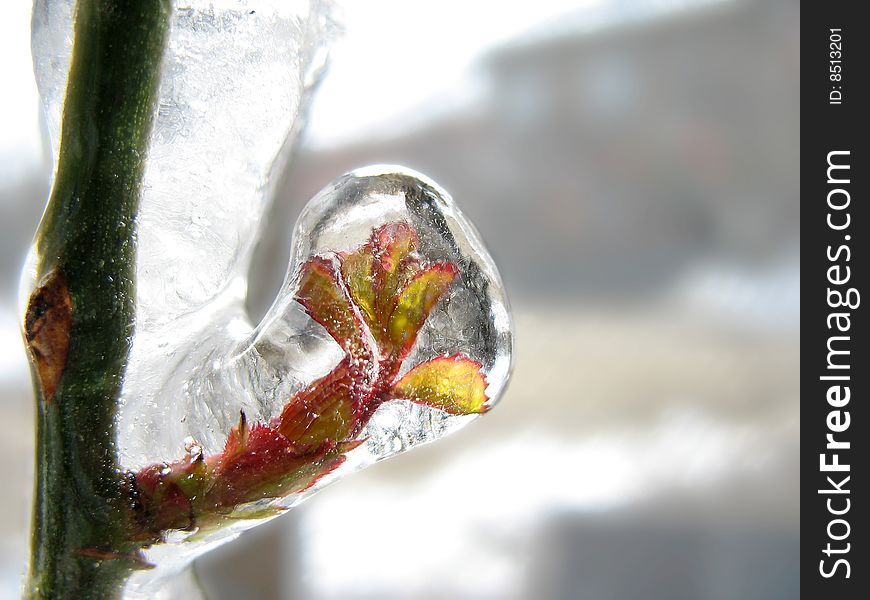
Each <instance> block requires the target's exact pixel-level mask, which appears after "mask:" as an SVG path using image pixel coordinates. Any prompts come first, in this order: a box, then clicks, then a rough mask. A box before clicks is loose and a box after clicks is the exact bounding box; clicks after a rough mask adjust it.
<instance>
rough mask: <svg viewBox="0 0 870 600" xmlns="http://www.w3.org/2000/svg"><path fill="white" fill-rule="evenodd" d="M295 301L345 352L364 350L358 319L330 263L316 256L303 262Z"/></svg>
mask: <svg viewBox="0 0 870 600" xmlns="http://www.w3.org/2000/svg"><path fill="white" fill-rule="evenodd" d="M296 300H297V301H298V302H299V303H300V304H301V305H302V306H304V307H305V310H306V311H308V314H309V315H310V316H311V318H312V319H314V320H315V321H317V322H318V323H320V324H321V325H323V327H324V328H326V331H328V332H329V335H331V336H332V337H333V338H334V339H335V341H336V342H338V343H339V345H341V347H342V348H344V349H345V350H346V351H348V352H358V351H359V349H360V348H364V347H365V342H364V341H363V337H362V334H361V331H360V323H359V319H358V317H357V316H356V315H355V314H354V311H353V306H352V305H351V303H350V300H349V299H348V297H347V295H346V294H345V293H344V290H342V289H341V285H339V282H338V277H337V276H336V273H335V270H334V269H333V266H332V263H331V262H330V261H328V260H326V259H325V258H322V257H319V256H315V257H314V258H311V259H309V260H308V261H307V262H306V263H305V265H304V266H303V267H302V275H301V277H300V280H299V292H298V293H297V295H296Z"/></svg>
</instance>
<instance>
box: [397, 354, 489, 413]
mask: <svg viewBox="0 0 870 600" xmlns="http://www.w3.org/2000/svg"><path fill="white" fill-rule="evenodd" d="M480 369H481V365H480V363H478V362H476V361H473V360H471V359H470V358H467V357H465V356H461V355H458V354H457V355H455V356H449V357H448V356H439V357H438V358H433V359H432V360H429V361H426V362H424V363H420V364H419V365H417V366H416V367H414V368H413V369H411V370H410V371H409V372H408V373H407V374H406V375H405V376H404V377H402V378H401V379H400V380H399V381H398V382H397V383H396V385H394V386H393V388H392V391H391V396H392V397H393V398H404V399H405V400H411V401H412V402H416V403H418V404H423V405H426V406H431V407H432V408H437V409H439V410H443V411H446V412H449V413H450V414H454V415H468V414H472V413H482V412H486V406H485V405H486V401H487V400H488V398H487V396H486V379H485V378H484V376H483V374H482V373H481V372H480Z"/></svg>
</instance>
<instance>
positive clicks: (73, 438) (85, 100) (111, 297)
mask: <svg viewBox="0 0 870 600" xmlns="http://www.w3.org/2000/svg"><path fill="white" fill-rule="evenodd" d="M171 13H172V6H171V1H170V0H79V2H78V6H77V9H76V16H75V38H74V46H73V52H72V61H71V64H70V72H69V83H68V85H67V93H66V101H65V104H64V114H63V124H62V132H61V142H60V153H59V161H58V168H57V176H56V179H55V182H54V187H53V189H52V193H51V196H50V198H49V203H48V206H47V208H46V212H45V215H44V216H43V220H42V223H41V224H40V227H39V230H38V232H37V236H36V252H37V268H36V270H37V284H38V285H39V286H42V291H41V290H40V289H37V290H36V291H35V292H34V294H33V296H32V297H31V305H30V307H29V308H28V321H27V323H26V326H25V327H26V330H27V335H28V341H29V342H30V348H31V352H32V355H33V357H34V374H35V381H36V389H37V396H38V399H37V445H36V448H37V450H36V453H37V454H36V469H37V474H36V490H35V500H34V511H33V515H34V516H33V532H32V541H31V544H32V556H31V565H30V574H29V580H28V583H27V586H26V590H25V592H26V594H27V596H28V597H31V598H113V597H117V596H119V595H120V593H121V590H122V587H123V583H124V581H125V579H126V577H127V576H128V575H129V573H130V572H131V570H132V569H133V568H134V567H135V566H136V561H135V560H133V559H132V558H131V557H133V556H135V553H136V551H137V550H138V548H136V547H133V546H131V545H130V544H129V543H128V542H125V541H124V537H125V536H124V526H125V522H124V521H125V515H126V514H127V512H126V511H127V507H126V506H125V500H124V496H125V495H124V481H123V476H122V474H121V472H120V470H119V468H118V462H117V452H116V449H115V424H114V423H115V416H116V412H117V404H118V397H119V394H120V389H121V383H122V380H123V374H124V369H125V366H126V362H127V357H128V354H129V351H130V344H131V339H132V334H133V324H134V308H135V286H134V279H135V258H136V250H135V248H136V243H135V241H136V240H135V233H136V227H135V224H136V213H137V210H138V203H139V196H140V187H141V181H142V173H143V168H144V157H145V154H146V151H147V149H148V141H149V137H150V132H151V126H152V121H153V116H154V113H155V103H156V97H157V88H158V85H159V81H160V77H159V76H160V64H161V60H162V57H163V51H164V46H165V41H166V38H167V34H168V30H169V21H170V16H171ZM48 287H51V288H52V290H53V292H54V294H53V296H54V297H55V298H54V304H53V303H52V302H53V301H52V299H51V296H52V294H46V292H45V289H46V288H48ZM40 294H41V295H40ZM57 296H60V297H65V298H67V304H66V306H69V308H68V309H67V310H68V313H69V315H70V317H69V318H68V319H67V322H68V325H67V326H64V325H63V323H64V321H63V319H55V318H54V317H55V315H56V314H58V313H60V314H62V313H63V310H60V309H58V310H55V309H56V308H57V302H56V297H57ZM31 317H32V322H31ZM40 319H41V321H40ZM52 320H54V322H49V321H52ZM34 322H35V323H37V324H38V325H39V327H40V332H36V331H35V329H36V328H35V327H32V325H33V323H34ZM45 331H49V334H45V333H42V332H45ZM40 335H41V336H43V337H42V338H40V337H39V336H40ZM34 340H35V341H34ZM58 340H60V342H58ZM67 344H68V346H67ZM60 347H63V351H62V352H60V351H56V350H57V348H60ZM67 348H68V350H67ZM53 353H54V356H55V357H56V356H57V355H58V354H60V355H61V356H62V357H63V358H62V360H60V362H59V369H58V372H57V377H56V378H55V379H52V377H51V376H50V374H49V375H46V373H48V372H49V371H43V370H42V369H43V365H42V363H41V362H40V361H41V359H42V358H44V357H45V356H48V357H51V356H52V355H53Z"/></svg>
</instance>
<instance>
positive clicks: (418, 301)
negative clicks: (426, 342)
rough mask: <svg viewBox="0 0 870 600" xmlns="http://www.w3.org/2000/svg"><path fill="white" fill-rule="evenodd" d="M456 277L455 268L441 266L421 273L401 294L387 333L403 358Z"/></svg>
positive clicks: (451, 265)
mask: <svg viewBox="0 0 870 600" xmlns="http://www.w3.org/2000/svg"><path fill="white" fill-rule="evenodd" d="M456 274H457V270H456V267H455V266H453V264H451V263H438V264H435V265H432V266H431V267H428V268H427V269H425V270H423V271H420V272H418V273H417V274H416V275H415V276H414V278H413V279H412V280H411V281H410V283H408V285H407V286H406V287H405V288H404V289H402V291H401V292H399V296H398V298H397V301H396V308H395V309H394V310H393V313H392V315H390V320H389V323H388V325H387V332H388V333H389V336H390V341H391V342H392V344H393V347H394V348H395V349H396V350H397V354H398V355H399V356H400V357H404V356H405V355H406V354H407V353H408V352H409V351H410V350H411V346H413V345H414V340H416V339H417V333H418V332H419V331H420V328H421V327H423V323H425V322H426V319H427V318H428V317H429V313H430V312H432V309H433V308H434V307H435V305H436V304H438V301H439V300H440V299H441V296H443V295H444V294H445V292H447V289H448V288H449V287H450V284H451V283H453V280H454V279H455V278H456Z"/></svg>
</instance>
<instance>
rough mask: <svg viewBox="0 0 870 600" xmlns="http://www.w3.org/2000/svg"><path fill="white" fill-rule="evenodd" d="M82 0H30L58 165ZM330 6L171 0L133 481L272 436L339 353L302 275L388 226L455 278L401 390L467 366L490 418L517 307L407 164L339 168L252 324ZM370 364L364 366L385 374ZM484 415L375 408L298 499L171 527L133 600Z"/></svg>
mask: <svg viewBox="0 0 870 600" xmlns="http://www.w3.org/2000/svg"><path fill="white" fill-rule="evenodd" d="M73 5H74V1H73V0H62V1H53V0H37V2H36V4H35V7H34V20H33V27H34V33H33V48H34V57H35V58H34V64H35V70H36V74H37V81H38V85H39V89H40V94H41V97H42V100H43V103H44V107H45V111H46V115H47V123H48V131H49V136H50V138H51V142H52V145H53V150H54V153H55V157H56V155H57V144H58V139H59V127H60V115H61V113H62V103H63V93H64V89H65V86H66V71H67V69H68V66H69V55H70V47H71V33H70V32H71V15H72V12H73V9H72V6H73ZM332 30H333V25H332V22H331V20H330V18H329V7H328V5H327V4H326V3H324V2H316V1H312V2H310V3H309V2H285V1H282V0H274V1H271V2H259V1H258V2H253V1H252V2H243V1H235V2H205V1H196V2H178V3H177V4H176V11H175V16H174V20H173V24H172V29H171V34H170V39H169V46H168V50H167V56H166V59H165V66H164V70H163V73H162V79H161V86H160V94H159V106H158V113H157V117H156V121H155V127H154V131H153V134H152V139H151V147H150V151H149V156H148V161H147V165H146V169H145V174H144V181H143V191H142V199H141V211H140V216H139V219H138V239H137V246H138V258H137V306H136V309H137V313H136V332H135V337H134V340H133V349H132V352H131V356H130V360H129V363H128V368H127V371H126V374H125V380H124V388H123V392H122V403H121V406H120V410H119V414H118V421H117V426H118V438H117V441H118V446H117V448H118V454H119V459H120V462H121V465H122V467H123V468H124V469H126V470H129V471H130V472H131V473H136V472H138V473H141V472H142V471H143V468H147V467H148V466H149V465H154V464H162V463H169V462H171V461H176V460H178V459H180V458H182V457H183V456H184V454H185V451H189V452H195V453H201V454H202V455H204V456H205V455H216V454H219V453H220V452H221V451H222V450H224V448H225V444H226V443H227V439H228V436H229V435H230V432H231V430H232V428H233V427H234V426H238V423H239V416H240V414H241V413H244V415H245V418H246V419H247V421H248V422H249V423H268V422H270V420H274V419H275V418H276V417H277V416H278V415H280V414H281V412H282V409H283V407H284V406H285V405H286V404H287V403H288V400H290V399H291V398H293V397H294V395H295V394H298V393H299V392H300V391H301V390H303V389H305V388H306V386H309V385H311V384H312V382H315V381H316V380H318V378H322V377H324V376H325V375H327V374H328V373H330V372H331V371H332V370H333V369H335V368H336V365H338V364H339V362H340V361H341V360H342V358H343V356H344V352H343V350H342V348H341V347H340V346H339V344H338V343H336V340H335V339H334V337H333V336H331V335H330V334H329V332H328V331H327V330H326V329H325V328H324V326H323V325H321V324H319V323H318V322H316V321H315V320H314V319H313V318H312V317H311V315H310V314H309V311H306V309H305V308H304V307H303V305H302V304H300V302H299V298H298V293H299V283H300V269H301V268H302V267H303V265H305V264H306V263H307V262H308V261H310V260H311V259H312V258H314V257H322V258H324V260H332V261H338V260H340V257H341V256H343V254H346V253H348V252H351V251H353V250H354V249H357V248H359V247H361V246H363V245H364V244H366V242H367V240H369V238H370V237H371V236H372V234H373V232H374V231H376V230H378V228H380V227H384V226H387V225H389V224H397V223H400V224H406V225H407V226H409V227H410V228H412V229H413V231H414V232H415V235H416V236H417V239H418V246H417V248H416V250H415V255H416V256H419V258H420V260H421V261H423V263H424V264H427V265H435V264H449V265H451V268H455V270H456V278H455V280H453V281H452V283H451V285H450V286H449V288H447V290H446V292H445V295H444V296H443V297H441V298H440V300H439V301H438V303H437V304H436V305H435V306H434V308H433V310H432V312H431V313H430V314H428V318H427V319H426V320H425V322H424V323H423V325H422V329H421V330H420V332H419V335H418V336H417V338H416V342H415V343H414V345H413V347H411V348H410V353H409V354H408V355H407V358H406V360H404V362H403V363H402V367H401V371H399V372H398V377H401V376H403V375H405V374H406V373H408V372H409V370H411V369H413V368H414V366H415V365H419V364H421V363H423V362H425V361H427V360H430V359H436V358H437V357H447V356H457V355H461V356H462V357H463V358H464V359H467V360H468V361H473V362H474V364H475V365H479V368H480V372H481V373H482V374H483V375H484V376H485V378H486V379H485V381H486V384H487V387H486V396H487V397H488V401H487V404H486V406H487V407H490V408H491V407H492V406H493V405H494V404H495V403H496V402H498V400H499V398H500V396H501V394H502V392H503V391H504V388H505V386H506V384H507V381H508V378H509V375H510V370H511V361H512V354H511V344H512V332H511V327H512V326H511V321H510V315H509V310H508V306H507V300H506V298H505V296H504V291H503V287H502V284H501V281H500V278H499V275H498V272H497V270H496V268H495V265H494V263H493V261H492V259H491V258H490V256H489V255H488V253H487V251H486V249H485V247H484V245H483V243H482V242H481V240H480V237H479V235H478V234H477V232H476V230H475V229H474V227H473V226H472V225H471V224H470V223H469V222H468V220H467V219H465V217H464V216H463V215H462V214H461V212H460V211H459V209H458V208H457V206H456V205H455V203H454V202H453V201H452V199H451V198H450V197H449V195H448V194H447V193H446V192H445V191H444V190H442V189H440V188H439V187H438V186H437V185H435V184H434V183H433V182H431V181H429V180H427V179H426V178H425V177H423V176H422V175H419V174H417V173H414V172H412V171H409V170H406V169H402V168H400V167H384V166H381V167H369V168H366V169H361V170H357V171H354V172H352V173H349V174H347V175H344V176H342V177H340V178H338V179H337V180H336V181H335V182H333V183H332V184H330V185H329V186H327V187H326V188H325V189H324V190H323V191H322V192H321V193H320V194H318V195H317V196H316V197H315V198H314V199H313V200H312V201H311V202H310V203H309V205H308V206H307V207H306V209H305V211H304V212H303V214H302V216H301V217H300V219H299V221H298V223H297V225H296V228H295V230H294V236H293V252H292V256H291V260H290V264H289V267H288V272H287V277H286V280H285V282H284V285H283V286H282V288H281V291H280V293H279V295H278V298H277V299H276V300H275V303H274V304H273V306H272V308H271V309H270V310H269V312H268V313H267V314H266V316H265V317H264V319H263V320H262V322H261V323H260V324H259V325H256V326H255V325H254V324H252V323H250V321H249V319H248V317H247V315H246V313H245V310H244V298H245V293H246V287H247V271H248V267H249V261H250V256H251V252H252V249H253V246H254V244H255V242H256V239H257V233H258V231H259V228H260V226H261V221H262V218H263V215H264V213H265V209H266V207H267V203H268V201H269V195H270V185H271V182H272V181H273V179H274V177H273V175H274V173H276V172H277V171H278V170H279V169H280V167H281V165H282V161H283V158H284V156H285V155H286V150H287V148H288V145H289V143H290V141H292V139H293V137H294V135H293V134H294V132H295V130H296V128H297V127H298V122H299V114H300V111H302V110H303V108H304V105H305V98H306V92H307V90H308V89H309V87H310V85H311V84H312V83H313V81H314V80H315V79H316V76H317V73H318V72H319V69H320V67H321V66H322V63H323V51H324V48H325V45H326V43H327V41H328V39H329V37H330V35H331V33H332ZM375 362H376V360H373V361H372V364H371V365H369V366H368V369H369V370H372V372H374V371H373V370H374V369H375V366H376V365H375ZM477 416H478V415H477V414H465V415H458V414H449V413H448V412H445V411H443V410H439V409H437V408H433V407H431V406H424V405H421V404H420V403H413V402H410V401H408V400H401V399H399V400H394V401H390V402H387V403H384V404H381V405H380V406H379V407H378V408H377V410H376V411H375V412H374V414H373V416H371V418H370V419H369V420H367V423H366V425H365V427H364V429H363V431H362V432H361V433H360V435H359V439H364V440H365V442H364V443H363V444H362V445H361V446H359V447H353V448H350V447H348V450H347V452H346V456H342V458H343V459H344V458H346V459H347V460H345V461H344V462H343V464H341V466H340V467H339V468H337V469H335V470H332V471H329V472H328V474H327V476H326V477H324V478H322V479H318V480H317V482H316V484H315V485H314V486H313V487H311V488H306V489H305V490H304V491H299V490H296V489H294V491H293V492H292V493H289V494H287V495H285V496H284V497H281V498H274V497H270V498H267V499H265V500H264V501H262V502H259V503H255V504H256V505H253V506H247V507H245V509H244V511H242V514H240V515H239V517H241V518H239V519H238V520H237V521H236V522H234V523H231V524H229V525H227V526H225V527H223V528H221V529H216V530H213V531H209V532H208V533H198V532H197V531H196V528H192V529H190V530H185V531H181V530H177V531H166V532H164V533H163V535H162V537H161V542H160V543H154V544H149V545H148V547H147V548H146V550H145V559H146V560H147V561H148V562H150V563H153V564H155V565H157V567H158V568H157V569H155V570H151V571H143V572H139V573H136V574H135V575H134V576H133V578H132V579H131V581H130V584H129V586H128V592H129V593H130V594H132V595H134V596H135V594H136V593H137V590H139V591H141V593H143V594H147V590H149V585H150V582H153V581H154V580H156V579H159V578H162V577H164V576H166V575H167V574H168V573H170V572H172V571H175V570H178V569H180V568H181V567H183V566H184V565H185V564H187V563H188V562H189V561H190V560H192V559H193V558H195V557H196V556H197V555H199V554H201V553H202V552H204V551H206V550H208V549H209V548H211V547H213V546H214V545H216V544H220V543H223V542H224V541H226V540H228V539H231V538H232V537H234V536H235V535H237V534H238V532H240V531H242V530H244V529H247V528H249V527H251V526H253V525H255V524H257V523H258V522H262V521H263V520H265V519H267V518H270V517H271V516H274V514H276V513H274V511H272V512H269V509H270V508H271V509H273V508H275V507H290V506H293V505H294V504H296V503H298V502H299V501H301V500H302V499H304V497H306V496H307V495H309V494H310V493H312V492H313V491H314V490H316V489H318V488H319V487H321V486H322V485H324V484H326V483H328V482H329V481H332V480H334V479H336V478H337V477H339V476H341V475H342V474H344V473H348V472H351V471H353V470H357V469H360V468H362V467H364V466H366V465H368V464H371V463H373V462H375V461H377V460H381V459H383V458H386V457H388V456H391V455H394V454H396V453H398V452H401V451H403V450H406V449H408V448H411V447H413V446H416V445H419V444H422V443H426V442H430V441H433V440H435V439H438V438H439V437H441V436H443V435H445V434H446V433H449V432H450V431H453V430H455V429H457V428H459V427H462V426H464V425H465V424H467V423H469V422H470V421H471V420H473V419H475V418H476V417H477Z"/></svg>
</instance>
